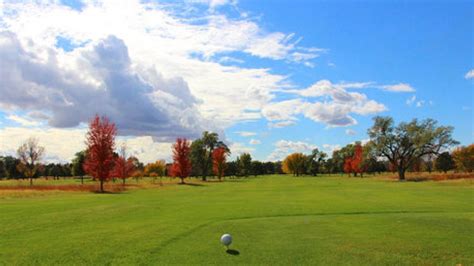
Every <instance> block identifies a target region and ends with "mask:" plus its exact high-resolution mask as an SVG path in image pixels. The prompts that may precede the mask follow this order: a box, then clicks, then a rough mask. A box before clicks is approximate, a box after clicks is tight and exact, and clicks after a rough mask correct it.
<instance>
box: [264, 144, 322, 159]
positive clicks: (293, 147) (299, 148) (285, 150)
mask: <svg viewBox="0 0 474 266" xmlns="http://www.w3.org/2000/svg"><path fill="white" fill-rule="evenodd" d="M274 146H275V149H274V150H273V151H272V153H270V155H269V156H268V158H267V160H268V161H281V160H283V159H284V158H285V157H286V156H287V155H288V154H290V153H294V152H301V153H310V152H311V151H312V150H313V149H315V148H317V146H316V145H313V144H310V143H307V142H303V141H291V140H279V141H277V142H276V143H275V144H274Z"/></svg>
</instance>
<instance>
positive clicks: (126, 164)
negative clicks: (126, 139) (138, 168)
mask: <svg viewBox="0 0 474 266" xmlns="http://www.w3.org/2000/svg"><path fill="white" fill-rule="evenodd" d="M134 171H135V167H134V165H133V161H132V160H131V159H130V158H128V159H127V147H126V146H125V145H123V146H122V147H121V148H120V152H119V156H118V157H116V158H115V162H114V168H113V170H112V176H114V177H117V178H120V179H122V184H123V185H124V186H125V180H126V179H127V178H129V177H130V176H131V175H132V174H133V172H134Z"/></svg>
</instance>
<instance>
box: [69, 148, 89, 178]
mask: <svg viewBox="0 0 474 266" xmlns="http://www.w3.org/2000/svg"><path fill="white" fill-rule="evenodd" d="M85 161H86V151H80V152H77V153H76V155H75V157H74V159H72V166H71V172H72V175H73V176H80V177H81V184H84V175H85V174H86V172H85V171H84V167H83V165H84V162H85Z"/></svg>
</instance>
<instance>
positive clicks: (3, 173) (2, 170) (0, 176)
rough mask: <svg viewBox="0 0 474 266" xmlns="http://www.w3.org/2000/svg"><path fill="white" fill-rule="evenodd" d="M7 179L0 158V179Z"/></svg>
mask: <svg viewBox="0 0 474 266" xmlns="http://www.w3.org/2000/svg"><path fill="white" fill-rule="evenodd" d="M4 177H7V171H6V169H5V162H4V161H3V157H0V178H4Z"/></svg>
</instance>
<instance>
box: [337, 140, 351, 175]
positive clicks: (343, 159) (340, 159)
mask: <svg viewBox="0 0 474 266" xmlns="http://www.w3.org/2000/svg"><path fill="white" fill-rule="evenodd" d="M353 155H354V144H347V145H346V146H344V147H343V148H342V149H339V150H334V151H333V152H332V166H333V167H332V168H333V172H334V173H343V172H345V173H352V171H350V165H347V164H348V163H349V162H347V161H348V160H347V158H349V157H352V156H353ZM348 169H349V172H347V171H346V170H348Z"/></svg>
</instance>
